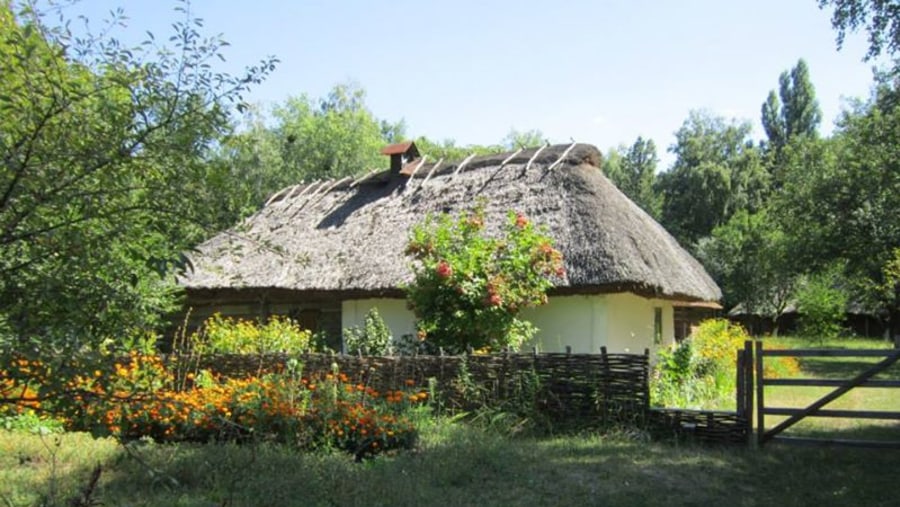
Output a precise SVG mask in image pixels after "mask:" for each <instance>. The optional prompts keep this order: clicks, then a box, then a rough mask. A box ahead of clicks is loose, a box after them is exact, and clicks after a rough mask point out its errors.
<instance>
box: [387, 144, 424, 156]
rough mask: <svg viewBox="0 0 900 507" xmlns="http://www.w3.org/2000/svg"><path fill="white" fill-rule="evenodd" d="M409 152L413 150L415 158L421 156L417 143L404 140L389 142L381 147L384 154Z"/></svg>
mask: <svg viewBox="0 0 900 507" xmlns="http://www.w3.org/2000/svg"><path fill="white" fill-rule="evenodd" d="M408 152H413V153H411V154H410V156H411V157H413V158H414V157H417V156H419V150H418V149H417V148H416V143H414V142H412V141H404V142H402V143H396V144H389V145H387V146H385V147H384V148H382V149H381V154H382V155H404V154H406V153H408Z"/></svg>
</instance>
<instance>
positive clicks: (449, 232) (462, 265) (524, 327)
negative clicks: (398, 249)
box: [406, 206, 566, 353]
mask: <svg viewBox="0 0 900 507" xmlns="http://www.w3.org/2000/svg"><path fill="white" fill-rule="evenodd" d="M406 253H407V255H409V256H410V257H412V259H413V261H414V262H413V264H412V270H413V273H414V275H415V277H414V281H413V282H412V283H411V284H409V285H408V286H407V287H406V293H407V299H408V303H409V306H410V308H411V309H412V310H413V312H415V315H416V318H417V319H418V339H419V340H420V341H421V342H423V344H424V346H425V348H426V349H429V350H432V351H433V350H436V349H437V348H438V347H441V348H443V349H444V350H446V351H448V352H451V353H458V352H463V351H465V350H466V349H467V348H469V347H471V348H473V349H484V348H490V349H494V350H499V349H502V348H504V347H509V348H512V349H517V348H518V347H519V346H520V345H521V344H522V343H523V342H524V341H526V340H529V339H530V338H532V337H533V336H534V333H535V331H536V328H535V327H534V326H533V325H531V323H529V322H527V321H524V320H522V319H520V318H519V317H518V315H519V312H520V311H521V310H522V309H523V308H527V307H533V306H538V305H542V304H545V303H546V302H547V295H546V292H547V289H549V288H550V287H551V286H552V285H553V281H554V280H559V279H563V278H565V276H566V272H565V269H564V268H563V257H562V254H561V253H560V252H559V250H557V249H556V248H554V246H553V240H552V239H551V238H550V237H549V236H548V235H547V233H546V231H545V230H543V229H540V228H537V227H535V226H534V224H533V223H532V222H531V221H530V220H529V219H528V218H527V217H526V216H525V215H523V214H522V213H517V212H514V211H510V212H509V214H508V215H507V221H506V224H505V225H504V226H503V228H502V229H501V231H500V234H499V235H488V234H487V233H486V232H485V224H484V209H483V207H481V206H479V207H477V208H476V209H474V210H472V211H471V212H468V213H464V214H462V215H460V216H459V217H452V216H450V215H447V214H444V215H442V216H440V217H439V218H437V219H435V218H433V217H431V216H429V217H427V218H426V220H425V223H424V224H421V225H419V226H417V227H414V228H413V230H412V233H411V236H410V239H409V242H408V244H407V247H406Z"/></svg>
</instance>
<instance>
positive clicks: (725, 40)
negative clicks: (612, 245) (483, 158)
mask: <svg viewBox="0 0 900 507" xmlns="http://www.w3.org/2000/svg"><path fill="white" fill-rule="evenodd" d="M176 5H177V4H176V3H175V2H171V1H166V0H156V1H151V0H130V1H127V0H118V1H117V0H84V2H83V3H81V4H78V5H75V6H74V7H70V8H69V9H70V10H71V12H69V13H67V14H69V15H77V14H85V15H86V16H87V17H88V18H89V19H91V20H100V19H101V18H104V17H108V13H109V11H110V9H113V8H115V7H122V8H123V9H124V10H125V13H126V15H127V16H128V17H129V20H128V27H127V28H125V29H120V30H119V31H118V32H116V33H115V34H116V35H117V36H118V37H120V38H122V39H123V40H125V41H128V40H129V39H133V40H138V39H139V38H142V37H143V36H144V33H145V31H147V30H150V31H152V32H154V34H156V36H157V38H159V37H160V36H163V35H168V34H169V32H170V29H169V25H170V24H171V23H172V22H173V21H175V20H178V19H179V16H180V14H178V13H176V12H175V11H174V7H175V6H176ZM190 8H191V10H192V12H193V14H194V15H196V16H198V17H200V18H202V19H203V20H204V22H205V27H204V30H206V31H207V32H208V33H211V34H215V33H221V34H222V35H223V37H224V39H225V40H227V41H228V42H229V43H230V44H231V46H230V47H229V48H227V50H226V52H225V56H226V58H227V60H226V62H225V63H222V64H221V70H224V71H229V72H233V73H238V72H239V71H240V70H241V69H243V68H244V67H246V66H248V65H252V64H253V63H256V62H257V61H258V60H260V59H261V58H264V57H266V56H268V55H274V56H276V57H277V58H278V59H279V60H280V63H279V64H278V67H277V69H276V70H275V72H274V73H273V74H272V75H271V76H269V77H268V79H267V80H266V81H265V82H264V83H263V84H261V85H258V86H257V87H255V88H254V89H253V90H252V91H251V92H250V93H249V94H248V95H246V96H245V99H246V100H248V101H249V102H253V103H258V104H260V105H261V106H262V107H263V108H264V109H265V108H267V107H271V106H272V105H275V104H278V103H280V102H282V101H284V100H285V99H287V98H288V97H290V96H296V95H300V94H303V93H306V94H309V95H311V96H313V97H320V96H324V95H326V94H327V93H328V91H329V90H330V89H331V88H332V87H333V86H334V85H336V84H338V83H347V82H355V83H357V84H358V85H360V86H361V87H362V88H364V89H365V90H366V92H367V104H368V105H369V108H370V109H371V110H372V112H373V113H374V114H375V115H376V117H378V118H381V119H386V120H390V121H397V120H400V119H403V120H405V121H406V125H407V135H409V136H410V137H417V136H420V135H424V136H427V137H429V138H431V139H435V140H443V139H454V140H455V141H456V142H457V144H461V145H465V144H494V143H498V142H500V141H501V140H502V139H503V138H504V137H505V136H506V135H507V133H508V132H509V131H510V130H511V129H513V128H515V129H518V130H529V129H538V130H540V131H541V132H543V133H544V135H545V136H546V137H548V138H549V139H550V140H551V141H553V142H570V140H575V141H578V142H587V143H591V144H595V145H597V146H598V147H600V148H601V149H603V150H604V151H605V150H607V149H608V148H610V147H612V146H616V145H619V144H623V143H624V144H631V143H632V142H634V140H635V139H636V138H637V136H644V137H645V138H647V137H649V138H651V139H653V140H654V141H655V143H656V144H657V148H658V151H659V154H660V156H661V158H662V161H663V162H662V164H661V169H664V168H665V167H667V166H668V165H669V164H670V163H671V162H672V156H671V155H670V154H667V153H666V149H667V148H668V147H669V146H670V145H671V144H672V143H673V142H674V140H675V138H674V132H675V131H676V130H677V129H678V128H679V126H681V124H682V123H683V122H684V120H685V119H686V118H687V116H688V113H689V112H690V111H691V110H694V109H705V110H708V111H710V112H712V113H714V114H718V115H722V116H725V117H726V118H737V119H740V120H743V119H746V120H749V121H751V122H752V124H753V126H754V136H755V137H756V138H762V136H763V135H764V133H763V130H762V126H761V125H760V122H759V110H760V106H761V104H762V102H763V101H764V100H765V98H766V95H767V94H768V92H769V90H771V89H775V88H777V85H778V76H779V74H780V73H781V72H783V71H785V70H789V69H790V68H791V67H793V66H794V65H795V64H796V63H797V60H798V59H799V58H804V59H805V60H806V62H807V64H808V66H809V69H810V75H811V78H812V81H813V84H814V85H815V87H816V93H817V97H818V99H819V103H820V105H821V108H822V112H823V124H822V131H823V132H824V133H825V134H828V133H829V132H830V131H831V129H832V127H833V123H834V120H835V119H836V118H837V116H838V114H839V112H840V111H841V109H842V107H843V105H844V104H846V99H847V98H853V97H856V98H866V97H868V95H869V91H870V88H871V83H872V72H871V67H872V64H871V63H865V62H863V61H862V57H863V56H864V55H865V51H866V41H865V37H864V35H862V34H855V35H852V36H849V37H848V39H847V41H846V42H845V45H844V48H843V49H842V50H841V51H838V50H837V49H836V45H835V32H834V31H833V30H832V28H831V23H830V12H828V11H821V10H819V8H818V6H817V1H816V0H754V1H752V2H746V1H744V2H737V1H723V0H679V1H674V0H672V1H669V0H655V1H649V0H632V1H628V0H603V1H600V0H595V1H590V0H584V1H580V0H572V1H567V0H557V1H555V2H537V1H529V0H519V1H499V0H498V1H489V0H480V1H469V0H455V1H452V2H445V1H431V2H423V1H421V0H419V1H406V0H392V1H390V2H387V1H381V2H376V1H363V0H357V1H350V0H332V1H325V0H296V1H286V0H282V1H275V0H253V1H248V0H194V1H193V2H192V3H191V4H190Z"/></svg>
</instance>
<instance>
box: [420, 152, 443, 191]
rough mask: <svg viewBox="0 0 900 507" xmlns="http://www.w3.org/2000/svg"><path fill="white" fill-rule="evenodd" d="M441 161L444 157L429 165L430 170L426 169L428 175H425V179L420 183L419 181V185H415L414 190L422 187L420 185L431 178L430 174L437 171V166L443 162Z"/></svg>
mask: <svg viewBox="0 0 900 507" xmlns="http://www.w3.org/2000/svg"><path fill="white" fill-rule="evenodd" d="M443 161H444V159H443V158H442V159H440V160H438V161H437V163H436V164H434V165H433V166H432V167H431V170H430V171H428V175H427V176H425V179H424V180H423V181H422V183H420V184H419V186H418V187H416V190H418V189H420V188H422V186H424V185H425V184H426V183H428V180H430V179H431V175H432V174H434V172H435V171H437V168H438V167H440V166H441V162H443Z"/></svg>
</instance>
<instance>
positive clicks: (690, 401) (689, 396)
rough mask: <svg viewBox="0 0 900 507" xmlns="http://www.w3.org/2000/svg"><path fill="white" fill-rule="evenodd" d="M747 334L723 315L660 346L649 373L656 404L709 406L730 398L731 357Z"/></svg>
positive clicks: (732, 392) (739, 347) (732, 387)
mask: <svg viewBox="0 0 900 507" xmlns="http://www.w3.org/2000/svg"><path fill="white" fill-rule="evenodd" d="M746 340H750V336H749V335H748V334H747V332H746V331H745V330H744V329H743V328H742V327H741V326H739V325H736V324H732V323H731V322H729V321H727V320H725V319H711V320H706V321H704V322H702V323H701V324H700V325H699V326H698V327H697V329H696V330H695V331H694V332H693V333H692V334H691V336H689V337H688V338H687V339H685V340H684V341H682V342H681V343H678V344H676V345H675V347H674V348H673V349H671V350H662V351H660V353H659V359H658V361H657V363H656V366H655V367H654V371H653V375H652V377H651V399H652V401H653V403H654V404H656V405H663V406H674V407H681V408H701V407H703V408H709V407H710V406H713V407H714V406H719V405H723V404H725V403H728V402H730V401H732V400H733V399H734V389H735V364H736V362H735V360H736V357H737V351H738V350H740V349H741V348H743V346H744V342H745V341H746Z"/></svg>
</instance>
